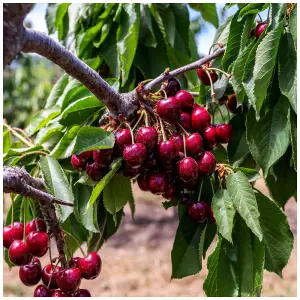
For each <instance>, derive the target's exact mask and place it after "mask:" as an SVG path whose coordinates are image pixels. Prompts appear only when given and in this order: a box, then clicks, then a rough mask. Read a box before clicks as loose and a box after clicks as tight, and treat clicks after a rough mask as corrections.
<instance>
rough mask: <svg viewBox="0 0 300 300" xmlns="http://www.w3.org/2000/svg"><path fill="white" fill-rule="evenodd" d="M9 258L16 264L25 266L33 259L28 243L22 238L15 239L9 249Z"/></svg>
mask: <svg viewBox="0 0 300 300" xmlns="http://www.w3.org/2000/svg"><path fill="white" fill-rule="evenodd" d="M8 257H9V260H10V261H11V262H12V263H13V264H14V265H16V266H24V265H26V264H28V263H29V262H30V260H31V258H32V257H31V255H30V254H29V251H28V248H27V245H26V243H25V242H24V241H22V240H15V241H13V242H12V244H11V245H10V247H9V249H8Z"/></svg>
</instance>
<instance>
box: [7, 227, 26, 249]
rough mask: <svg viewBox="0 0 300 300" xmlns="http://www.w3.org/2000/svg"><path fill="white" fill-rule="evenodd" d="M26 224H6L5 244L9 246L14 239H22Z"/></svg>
mask: <svg viewBox="0 0 300 300" xmlns="http://www.w3.org/2000/svg"><path fill="white" fill-rule="evenodd" d="M23 231H24V226H23V224H22V223H20V222H14V223H13V224H10V225H7V226H4V228H3V246H4V247H5V248H7V249H8V248H9V247H10V245H11V244H12V242H13V241H15V240H22V238H23Z"/></svg>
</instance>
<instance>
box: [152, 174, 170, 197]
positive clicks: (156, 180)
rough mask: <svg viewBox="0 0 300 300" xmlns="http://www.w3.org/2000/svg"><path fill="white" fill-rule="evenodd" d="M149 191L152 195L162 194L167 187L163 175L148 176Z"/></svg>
mask: <svg viewBox="0 0 300 300" xmlns="http://www.w3.org/2000/svg"><path fill="white" fill-rule="evenodd" d="M148 186H149V190H150V192H151V193H152V194H155V195H160V194H163V193H164V192H165V191H166V190H167V187H168V179H167V176H166V175H165V174H161V173H154V174H151V175H150V176H149V183H148Z"/></svg>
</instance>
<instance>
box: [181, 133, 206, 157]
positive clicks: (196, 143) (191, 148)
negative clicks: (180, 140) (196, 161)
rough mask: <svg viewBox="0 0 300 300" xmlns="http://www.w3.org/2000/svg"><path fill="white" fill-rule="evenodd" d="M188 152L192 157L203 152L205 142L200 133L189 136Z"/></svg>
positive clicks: (187, 138) (187, 139)
mask: <svg viewBox="0 0 300 300" xmlns="http://www.w3.org/2000/svg"><path fill="white" fill-rule="evenodd" d="M185 142H186V150H187V152H188V153H189V154H190V155H191V156H195V155H198V154H199V153H201V152H202V150H203V140H202V137H201V135H200V134H199V133H197V132H195V133H192V134H189V135H188V136H187V137H186V139H185Z"/></svg>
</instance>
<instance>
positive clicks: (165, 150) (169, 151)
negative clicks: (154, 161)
mask: <svg viewBox="0 0 300 300" xmlns="http://www.w3.org/2000/svg"><path fill="white" fill-rule="evenodd" d="M157 150H158V151H157V156H158V159H159V160H160V162H161V163H162V164H164V165H167V164H169V163H170V162H172V161H174V160H175V158H176V157H177V155H178V150H177V147H176V144H175V143H174V141H172V140H169V141H163V142H161V143H159V144H158V149H157Z"/></svg>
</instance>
